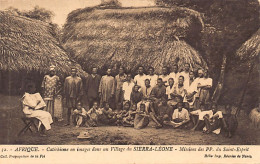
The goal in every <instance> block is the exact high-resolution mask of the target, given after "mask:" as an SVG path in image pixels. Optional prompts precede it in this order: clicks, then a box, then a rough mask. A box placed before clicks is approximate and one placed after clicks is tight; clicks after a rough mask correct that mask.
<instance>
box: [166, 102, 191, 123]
mask: <svg viewBox="0 0 260 164" xmlns="http://www.w3.org/2000/svg"><path fill="white" fill-rule="evenodd" d="M177 107H178V108H177V109H175V110H174V112H173V114H172V121H170V122H165V121H164V123H165V124H168V125H172V126H173V128H181V127H183V125H185V124H186V123H187V122H189V121H190V116H189V112H188V110H187V109H185V108H183V103H182V102H179V103H178V104H177Z"/></svg>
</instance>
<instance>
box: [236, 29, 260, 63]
mask: <svg viewBox="0 0 260 164" xmlns="http://www.w3.org/2000/svg"><path fill="white" fill-rule="evenodd" d="M236 53H237V55H238V56H239V57H240V58H241V59H242V60H248V59H254V58H255V57H257V56H259V54H260V28H259V29H258V30H257V32H256V33H254V34H253V35H252V37H251V38H249V39H248V40H247V41H246V42H245V43H243V44H242V46H241V47H240V48H239V49H238V50H237V52H236Z"/></svg>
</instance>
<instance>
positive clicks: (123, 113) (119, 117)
mask: <svg viewBox="0 0 260 164" xmlns="http://www.w3.org/2000/svg"><path fill="white" fill-rule="evenodd" d="M133 106H135V107H136V105H135V104H133V105H132V107H133ZM129 109H130V101H126V102H125V103H124V106H123V110H120V111H118V112H117V113H116V114H115V117H116V119H117V120H116V124H117V125H118V126H119V125H123V118H124V117H126V114H127V112H128V111H129Z"/></svg>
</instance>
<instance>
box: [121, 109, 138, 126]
mask: <svg viewBox="0 0 260 164" xmlns="http://www.w3.org/2000/svg"><path fill="white" fill-rule="evenodd" d="M136 109H137V105H135V104H133V105H132V107H131V108H130V110H129V111H128V112H127V113H126V114H125V115H124V116H125V117H123V126H125V127H134V119H135V114H136Z"/></svg>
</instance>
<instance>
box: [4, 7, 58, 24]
mask: <svg viewBox="0 0 260 164" xmlns="http://www.w3.org/2000/svg"><path fill="white" fill-rule="evenodd" d="M7 11H9V12H11V13H13V14H16V15H21V16H25V17H28V18H31V19H37V20H40V21H43V22H47V23H50V22H51V19H52V18H53V16H54V13H53V12H52V11H50V10H47V9H45V8H41V7H39V6H35V7H34V8H33V9H32V10H29V11H20V10H19V9H17V8H13V7H10V8H8V9H7Z"/></svg>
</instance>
